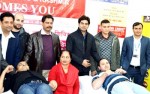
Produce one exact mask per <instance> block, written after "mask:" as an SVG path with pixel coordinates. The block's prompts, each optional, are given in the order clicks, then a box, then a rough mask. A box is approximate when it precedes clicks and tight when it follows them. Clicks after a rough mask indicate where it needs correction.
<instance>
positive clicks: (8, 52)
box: [0, 12, 20, 67]
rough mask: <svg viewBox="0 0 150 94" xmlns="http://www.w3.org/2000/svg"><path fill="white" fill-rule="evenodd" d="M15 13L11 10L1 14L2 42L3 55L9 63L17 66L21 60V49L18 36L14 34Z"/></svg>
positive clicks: (0, 35) (0, 30) (0, 37)
mask: <svg viewBox="0 0 150 94" xmlns="http://www.w3.org/2000/svg"><path fill="white" fill-rule="evenodd" d="M13 23H14V15H13V14H12V13H10V12H4V13H2V14H1V15H0V24H1V28H0V43H1V48H2V55H3V58H4V60H6V61H7V63H8V64H10V65H13V66H14V67H16V65H17V64H18V62H19V60H20V56H19V55H20V54H19V53H20V51H19V45H18V40H17V38H16V37H15V36H14V35H13V34H12V32H11V30H12V28H13Z"/></svg>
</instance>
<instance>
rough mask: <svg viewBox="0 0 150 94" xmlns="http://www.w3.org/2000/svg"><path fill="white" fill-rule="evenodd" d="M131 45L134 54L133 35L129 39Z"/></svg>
mask: <svg viewBox="0 0 150 94" xmlns="http://www.w3.org/2000/svg"><path fill="white" fill-rule="evenodd" d="M129 45H130V46H131V52H132V54H133V51H134V47H133V46H134V39H133V36H132V37H131V39H130V40H129Z"/></svg>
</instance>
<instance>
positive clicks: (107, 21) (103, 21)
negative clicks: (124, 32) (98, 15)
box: [101, 19, 110, 25]
mask: <svg viewBox="0 0 150 94" xmlns="http://www.w3.org/2000/svg"><path fill="white" fill-rule="evenodd" d="M103 23H110V21H109V20H107V19H104V20H102V21H101V25H102V24H103Z"/></svg>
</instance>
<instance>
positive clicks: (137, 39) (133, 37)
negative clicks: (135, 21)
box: [133, 36, 142, 40]
mask: <svg viewBox="0 0 150 94" xmlns="http://www.w3.org/2000/svg"><path fill="white" fill-rule="evenodd" d="M133 38H134V40H141V38H142V36H140V38H139V39H136V38H135V37H134V36H133Z"/></svg>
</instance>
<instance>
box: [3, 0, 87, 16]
mask: <svg viewBox="0 0 150 94" xmlns="http://www.w3.org/2000/svg"><path fill="white" fill-rule="evenodd" d="M0 11H1V12H5V11H10V12H23V13H26V14H36V15H44V14H51V15H53V16H55V17H66V18H79V17H80V16H81V15H83V14H84V12H85V0H4V1H3V0H1V1H0Z"/></svg>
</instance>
